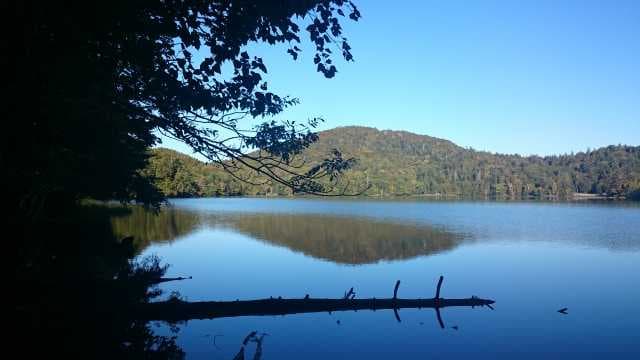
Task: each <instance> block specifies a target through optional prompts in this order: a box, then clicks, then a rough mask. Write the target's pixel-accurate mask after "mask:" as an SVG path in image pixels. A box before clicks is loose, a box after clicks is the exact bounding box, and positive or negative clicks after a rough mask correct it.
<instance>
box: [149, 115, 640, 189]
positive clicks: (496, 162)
mask: <svg viewBox="0 0 640 360" xmlns="http://www.w3.org/2000/svg"><path fill="white" fill-rule="evenodd" d="M334 148H336V149H339V150H340V151H341V152H342V154H343V155H344V156H345V157H354V158H355V159H357V163H356V165H355V166H354V167H353V168H352V169H350V170H348V171H346V172H345V173H344V174H343V176H342V179H341V185H340V186H344V187H348V188H349V189H350V190H351V191H358V190H364V189H366V191H363V192H362V195H363V196H412V195H413V196H442V197H460V198H478V199H530V198H534V199H570V198H572V197H574V195H575V194H576V193H579V194H592V195H598V196H605V197H612V198H628V199H638V198H639V197H640V147H639V146H625V145H611V146H607V147H602V148H599V149H595V150H588V151H585V152H579V153H576V154H565V155H555V156H544V157H541V156H527V157H523V156H520V155H502V154H493V153H488V152H481V151H475V150H473V149H466V148H462V147H460V146H457V145H455V144H453V143H452V142H450V141H447V140H443V139H438V138H433V137H430V136H425V135H416V134H412V133H409V132H405V131H388V130H385V131H380V130H377V129H374V128H367V127H355V126H351V127H341V128H336V129H332V130H328V131H324V132H320V133H319V140H318V142H317V143H315V144H313V145H312V146H311V147H309V148H308V149H306V150H304V151H303V152H302V154H300V155H299V157H301V158H303V159H304V160H305V164H308V165H306V166H311V165H313V164H314V163H317V162H319V161H322V159H323V158H324V157H326V154H327V153H329V152H330V151H331V150H332V149H334ZM143 173H144V175H145V176H149V177H152V178H154V182H155V184H156V185H157V186H158V188H159V189H160V190H161V191H162V192H163V193H164V194H165V195H166V196H168V197H205V196H234V195H245V196H255V195H266V196H288V195H291V194H292V191H291V189H289V188H287V187H286V186H284V185H282V184H279V183H277V182H274V181H270V180H269V179H267V178H266V177H264V176H263V175H256V174H252V173H251V172H250V171H249V170H243V169H241V170H240V176H242V177H244V178H249V179H250V180H251V182H254V183H260V185H252V184H248V183H244V182H241V181H239V180H237V179H234V177H232V176H231V175H229V174H228V173H226V172H225V171H224V170H223V169H222V168H221V167H220V166H219V165H215V164H206V163H203V162H201V161H199V160H197V159H195V158H193V157H191V156H188V155H185V154H182V153H179V152H176V151H173V150H169V149H164V148H156V149H152V150H151V156H150V158H149V164H148V166H147V167H146V168H145V170H144V171H143ZM325 181H328V179H325ZM340 186H337V187H336V188H340Z"/></svg>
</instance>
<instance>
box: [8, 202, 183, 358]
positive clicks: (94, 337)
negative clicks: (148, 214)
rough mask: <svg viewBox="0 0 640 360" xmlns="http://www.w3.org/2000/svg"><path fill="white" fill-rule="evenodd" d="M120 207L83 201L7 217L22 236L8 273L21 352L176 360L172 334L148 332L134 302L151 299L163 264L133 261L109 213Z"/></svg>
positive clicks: (28, 355) (123, 213)
mask: <svg viewBox="0 0 640 360" xmlns="http://www.w3.org/2000/svg"><path fill="white" fill-rule="evenodd" d="M126 213H127V210H126V209H123V208H106V207H98V206H85V207H82V208H79V209H73V210H70V211H69V212H66V213H61V214H56V215H55V217H49V218H46V219H42V220H39V222H38V223H36V224H31V223H29V224H25V223H22V222H18V221H15V222H14V223H12V224H11V225H12V227H13V228H15V229H20V231H21V234H19V236H20V237H21V238H22V240H23V241H22V242H21V243H20V245H21V247H20V248H19V249H18V259H17V273H16V280H17V281H16V284H17V291H16V295H17V296H16V308H15V309H16V313H15V315H16V319H17V324H16V327H15V331H16V332H17V339H19V342H18V343H17V344H15V345H16V346H17V348H18V349H19V354H20V356H21V357H24V358H40V357H41V356H42V355H46V356H47V357H53V358H56V357H62V358H104V359H113V358H121V359H141V358H150V359H155V358H159V359H180V358H183V357H184V352H183V350H182V349H181V348H180V347H179V346H178V345H177V344H176V342H175V339H176V338H175V335H172V336H160V335H157V334H155V333H154V331H153V329H152V328H151V327H150V325H149V323H148V322H147V321H140V320H137V319H136V317H135V316H134V315H135V314H134V311H135V308H136V307H137V306H139V305H140V304H144V303H149V302H150V301H151V300H153V299H155V298H157V297H158V296H159V295H160V294H161V291H160V289H159V288H158V286H157V280H158V279H160V278H161V277H162V276H163V275H164V273H165V272H166V270H167V266H165V265H162V264H161V262H160V259H158V258H156V257H148V258H145V259H135V260H134V259H133V256H134V253H135V249H134V248H133V246H132V243H131V242H128V241H125V242H122V241H119V240H118V238H117V237H115V236H114V234H113V232H112V228H111V224H110V221H109V219H110V218H111V217H113V216H126Z"/></svg>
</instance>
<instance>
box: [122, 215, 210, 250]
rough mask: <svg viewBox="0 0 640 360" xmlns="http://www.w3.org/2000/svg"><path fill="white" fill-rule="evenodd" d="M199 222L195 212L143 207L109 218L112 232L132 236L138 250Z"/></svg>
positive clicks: (172, 236)
mask: <svg viewBox="0 0 640 360" xmlns="http://www.w3.org/2000/svg"><path fill="white" fill-rule="evenodd" d="M198 224H199V217H198V215H197V214H196V213H193V212H189V211H184V210H177V209H175V208H172V207H167V208H163V209H162V210H160V211H159V212H157V213H154V212H153V211H149V210H145V209H144V208H143V207H138V206H134V207H131V212H130V213H127V214H126V215H123V216H115V217H112V218H111V226H112V229H113V233H114V234H115V235H116V236H117V237H118V238H123V237H126V236H133V239H134V245H135V247H136V249H137V250H138V251H141V250H143V249H144V248H146V247H147V246H149V245H151V244H152V243H165V242H170V241H172V240H173V239H175V238H177V237H179V236H182V235H186V234H188V233H190V232H191V231H193V230H194V229H195V228H196V227H197V225H198Z"/></svg>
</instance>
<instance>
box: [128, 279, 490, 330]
mask: <svg viewBox="0 0 640 360" xmlns="http://www.w3.org/2000/svg"><path fill="white" fill-rule="evenodd" d="M399 284H400V283H399V281H398V282H396V286H395V288H394V297H393V298H384V299H376V298H368V299H354V298H342V299H323V298H315V299H314V298H310V297H307V296H305V297H304V298H301V299H282V298H280V297H279V298H269V299H259V300H244V301H239V300H236V301H197V302H187V301H182V300H175V299H174V300H168V301H161V302H154V303H147V304H144V305H142V306H141V307H140V308H139V309H138V310H137V311H136V312H135V313H136V314H137V315H136V316H137V317H138V318H139V319H140V320H164V321H183V320H190V319H215V318H223V317H239V316H270V315H271V316H273V315H288V314H303V313H315V312H333V311H357V310H373V311H375V310H384V309H392V310H394V313H395V315H396V318H397V319H398V321H400V318H399V316H398V314H397V310H398V309H405V308H414V309H416V308H417V309H420V308H433V309H436V311H437V312H438V313H439V309H440V308H445V307H452V306H469V307H475V306H485V305H487V306H490V305H491V304H493V303H494V301H493V300H488V299H480V298H477V297H475V296H472V297H470V298H464V299H443V298H439V297H435V298H426V299H401V298H398V297H397V292H398V286H399ZM441 285H442V277H441V279H440V281H439V284H438V295H439V292H440V291H439V289H440V286H441ZM440 321H441V320H440Z"/></svg>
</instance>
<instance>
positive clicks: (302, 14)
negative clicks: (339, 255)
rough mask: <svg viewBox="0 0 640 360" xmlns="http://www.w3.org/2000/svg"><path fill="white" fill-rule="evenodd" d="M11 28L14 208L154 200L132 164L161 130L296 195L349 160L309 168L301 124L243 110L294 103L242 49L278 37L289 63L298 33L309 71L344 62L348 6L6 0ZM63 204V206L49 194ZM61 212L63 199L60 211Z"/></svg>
mask: <svg viewBox="0 0 640 360" xmlns="http://www.w3.org/2000/svg"><path fill="white" fill-rule="evenodd" d="M4 6H6V7H7V8H8V9H7V11H6V12H4V13H5V14H11V16H12V17H13V18H14V19H15V20H17V22H16V23H17V24H20V26H18V27H15V28H13V29H12V32H11V34H10V36H9V38H8V43H7V49H9V51H8V54H9V57H8V58H9V61H10V66H8V67H6V68H5V71H7V72H8V74H7V75H8V76H7V78H8V79H9V82H8V88H9V89H10V92H11V95H10V101H9V106H8V113H9V114H8V117H7V118H8V119H11V121H10V124H9V129H8V131H4V132H3V150H2V157H1V158H2V163H3V164H2V165H3V168H4V169H5V170H6V172H7V176H6V178H5V179H6V180H7V181H8V182H9V185H10V186H11V187H12V188H13V190H14V191H13V196H14V199H13V200H15V201H16V202H19V203H20V205H21V208H23V209H26V210H28V211H30V212H34V213H36V212H38V211H40V209H41V208H42V207H43V206H46V203H47V199H49V200H50V199H51V198H55V199H56V200H61V199H77V198H79V197H86V196H89V197H93V198H98V199H114V198H115V199H121V200H139V201H143V202H147V203H153V202H155V201H158V200H159V199H160V197H161V195H160V194H159V193H158V192H157V190H156V189H155V188H154V187H153V186H152V185H151V183H150V182H149V179H147V178H145V177H144V176H142V175H141V174H140V172H139V169H141V168H142V167H143V166H144V165H145V163H146V159H147V149H148V148H149V147H150V146H152V145H154V144H156V143H158V141H159V138H158V134H164V135H166V136H168V137H173V138H175V139H178V140H180V141H183V142H184V143H186V144H187V145H189V146H190V147H191V148H192V149H193V150H194V151H195V152H197V153H200V154H202V155H204V156H205V157H207V158H208V159H210V160H211V161H213V162H216V163H218V164H220V165H222V166H223V167H224V168H225V169H226V170H227V171H229V172H231V173H235V170H236V169H238V168H239V167H240V166H242V167H248V168H250V169H253V170H255V171H257V172H260V173H263V174H265V175H267V177H269V178H270V179H271V180H275V181H277V182H279V183H282V184H286V185H287V186H289V187H291V188H292V189H294V190H295V191H303V192H316V193H322V192H325V191H326V189H325V187H324V186H322V185H320V184H319V183H318V182H316V181H314V180H315V179H317V178H319V177H322V176H330V177H332V176H335V175H336V174H337V173H339V172H340V171H341V170H343V169H345V168H346V167H348V166H350V164H352V161H350V160H349V159H343V158H342V157H341V154H340V153H339V152H335V153H334V154H332V156H331V157H330V158H328V159H327V161H324V162H322V163H321V164H320V165H318V166H315V167H309V166H304V167H303V166H302V164H301V163H300V162H296V160H295V155H296V154H298V153H299V152H300V151H301V150H302V149H304V148H306V147H308V146H309V145H310V144H311V143H313V142H314V141H316V139H317V136H316V135H315V134H314V133H313V128H314V127H315V126H316V125H317V122H318V121H319V120H318V119H313V120H311V121H309V122H308V123H306V124H302V125H300V124H298V123H296V122H293V121H291V122H288V121H283V122H275V121H267V120H268V119H265V120H263V121H264V122H263V123H262V124H260V125H259V126H257V127H255V128H250V129H244V128H243V127H242V125H241V120H242V119H244V118H245V117H250V118H263V117H269V116H273V115H277V114H279V113H281V112H282V111H283V110H284V109H285V108H287V107H289V106H292V105H295V104H296V103H297V102H298V100H297V99H296V98H291V97H287V96H280V95H277V94H275V93H272V92H270V91H269V86H268V84H267V83H266V81H264V80H263V75H264V74H266V73H267V66H266V64H265V63H264V62H263V60H262V58H260V57H259V56H254V55H252V54H249V53H248V51H247V50H246V45H247V44H250V43H256V42H260V43H267V44H270V45H274V44H286V45H287V46H288V49H287V53H288V54H290V55H291V57H292V58H293V60H296V59H297V58H298V54H299V53H300V52H301V49H300V48H299V47H298V45H299V44H300V43H301V41H303V39H302V38H303V37H307V38H308V39H309V40H310V41H311V43H312V44H313V46H314V48H315V55H314V57H313V61H314V63H315V64H316V68H317V71H318V72H320V73H321V74H322V75H324V76H325V77H327V78H331V77H333V76H335V74H336V72H337V69H336V67H335V65H334V64H333V60H334V56H335V55H336V54H339V55H338V56H341V57H343V58H344V59H345V60H347V61H351V60H353V56H352V54H351V52H350V49H351V48H350V46H349V44H348V42H347V39H346V38H345V37H344V36H343V29H342V26H341V23H340V19H341V18H346V17H348V18H350V19H351V20H356V21H357V20H358V19H359V18H360V13H359V11H358V9H357V8H356V6H355V5H354V4H353V3H352V2H350V1H343V0H298V1H296V0H280V1H250V0H233V1H231V0H224V1H216V2H213V1H198V0H183V1H170V0H167V1H151V2H148V1H142V2H140V1H115V2H106V3H104V2H73V3H65V4H59V3H52V2H44V3H41V2H34V1H10V2H9V3H8V4H5V5H4ZM57 202H58V203H59V201H57ZM58 206H59V205H58Z"/></svg>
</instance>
